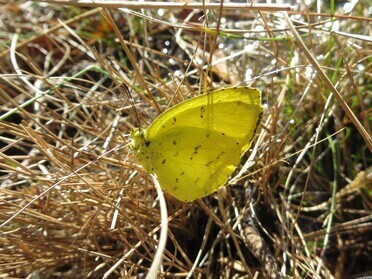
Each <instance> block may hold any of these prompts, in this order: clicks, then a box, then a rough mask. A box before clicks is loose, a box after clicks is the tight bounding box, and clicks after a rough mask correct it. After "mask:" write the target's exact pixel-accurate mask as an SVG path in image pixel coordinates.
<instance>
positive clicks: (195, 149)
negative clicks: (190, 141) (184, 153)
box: [190, 144, 202, 160]
mask: <svg viewBox="0 0 372 279" xmlns="http://www.w3.org/2000/svg"><path fill="white" fill-rule="evenodd" d="M200 147H202V146H201V145H200V144H199V145H198V146H195V148H194V153H192V154H191V156H190V160H192V159H194V155H196V154H198V152H199V149H200Z"/></svg>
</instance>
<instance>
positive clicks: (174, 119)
mask: <svg viewBox="0 0 372 279" xmlns="http://www.w3.org/2000/svg"><path fill="white" fill-rule="evenodd" d="M176 122H177V118H175V117H173V122H172V125H174V124H176Z"/></svg>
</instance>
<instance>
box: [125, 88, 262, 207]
mask: <svg viewBox="0 0 372 279" xmlns="http://www.w3.org/2000/svg"><path fill="white" fill-rule="evenodd" d="M261 114H262V106H261V93H260V92H259V91H258V90H256V89H252V88H243V87H238V88H232V89H222V90H217V91H213V92H211V93H209V94H206V95H201V96H199V97H195V98H193V99H190V100H187V101H185V102H182V103H180V104H178V105H176V106H174V107H173V108H171V109H170V110H167V111H166V112H165V113H163V114H161V115H160V116H159V117H158V118H157V119H156V120H155V121H154V122H153V123H152V124H151V125H150V126H149V127H148V129H146V130H141V131H140V132H134V133H132V134H131V136H132V140H133V142H132V146H133V147H134V151H135V152H136V157H137V160H138V161H139V163H141V164H142V166H143V167H144V168H145V169H146V170H147V171H149V172H150V173H155V174H156V175H157V177H158V180H159V182H160V185H161V187H162V188H163V189H164V190H165V191H166V192H168V193H169V194H171V195H173V196H175V197H176V198H178V199H179V200H182V201H192V200H195V199H197V198H201V197H204V196H206V195H208V194H210V193H212V192H214V191H215V190H216V189H218V188H219V187H221V186H222V185H223V184H224V183H225V182H226V181H227V179H228V177H229V176H230V175H231V173H232V172H233V171H234V169H235V168H236V165H237V164H238V163H239V161H240V158H241V156H242V155H243V154H244V152H245V151H246V150H247V149H248V148H249V145H250V143H251V140H252V138H253V136H254V134H255V131H256V129H257V126H258V124H259V121H260V118H261Z"/></svg>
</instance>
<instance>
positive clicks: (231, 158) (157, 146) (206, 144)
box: [142, 127, 241, 201]
mask: <svg viewBox="0 0 372 279" xmlns="http://www.w3.org/2000/svg"><path fill="white" fill-rule="evenodd" d="M237 146H238V143H237V142H236V140H235V139H233V138H231V137H228V136H226V135H223V134H221V133H219V132H216V131H209V130H206V129H201V128H195V127H193V128H192V129H191V130H190V128H188V127H180V128H174V129H172V130H171V131H170V132H169V133H164V134H162V136H159V137H157V138H156V139H155V140H153V141H151V143H150V144H149V145H148V146H147V147H146V149H142V150H143V151H144V154H146V155H147V157H148V159H147V164H148V168H149V170H148V171H149V172H151V173H155V174H156V175H157V177H158V180H159V183H160V185H161V187H162V189H163V190H164V191H165V192H167V193H169V194H171V195H172V196H174V197H176V198H177V199H179V200H181V201H193V200H195V199H197V198H201V197H204V196H206V195H209V194H210V193H213V192H214V191H216V190H217V189H218V188H219V187H221V186H223V185H224V184H225V182H226V181H227V179H228V177H229V176H230V174H231V173H232V172H233V171H234V169H235V167H236V165H237V164H238V163H239V160H240V155H241V153H240V149H239V147H237Z"/></svg>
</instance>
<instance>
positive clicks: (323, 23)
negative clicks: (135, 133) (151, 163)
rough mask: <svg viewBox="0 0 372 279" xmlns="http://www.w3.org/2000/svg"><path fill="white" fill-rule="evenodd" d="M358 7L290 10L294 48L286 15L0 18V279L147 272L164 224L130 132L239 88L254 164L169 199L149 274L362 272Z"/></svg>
mask: <svg viewBox="0 0 372 279" xmlns="http://www.w3.org/2000/svg"><path fill="white" fill-rule="evenodd" d="M367 2H368V1H360V2H358V3H357V4H356V5H355V6H353V7H351V9H350V10H349V11H347V12H345V13H344V11H343V6H341V5H340V6H337V7H336V10H334V11H333V8H332V6H331V7H329V6H327V5H326V4H323V5H322V6H321V11H320V12H322V14H317V13H316V12H315V11H316V6H315V3H313V4H311V5H310V6H305V5H302V4H301V5H299V6H293V8H294V10H293V11H292V12H291V13H292V14H293V15H292V16H291V14H290V16H291V20H292V24H293V25H294V26H295V28H296V30H297V32H298V33H299V34H300V35H301V38H302V40H303V41H304V46H301V44H300V42H299V39H298V38H297V39H296V38H295V37H294V36H293V34H294V33H293V32H295V31H294V30H290V29H289V28H290V26H289V23H288V22H286V21H285V16H283V13H277V14H274V13H270V12H268V11H266V12H257V11H254V12H249V11H245V10H243V9H240V10H233V11H228V10H225V11H224V12H223V13H222V15H221V14H220V13H219V10H218V9H217V10H213V11H208V12H207V13H206V14H204V17H202V15H203V12H202V11H200V10H194V11H193V10H191V9H189V10H188V9H169V10H164V9H144V10H137V11H136V12H135V13H134V12H130V11H119V10H115V9H111V10H99V9H95V8H92V7H91V8H89V7H88V8H87V7H77V6H74V5H72V6H62V5H59V4H57V3H54V4H47V3H40V2H25V3H23V2H19V3H17V2H14V3H6V4H5V3H4V4H3V5H2V7H1V8H0V9H1V11H0V18H1V21H0V40H1V41H0V42H1V44H0V59H1V63H0V80H1V82H0V105H1V107H0V110H1V114H0V117H1V118H0V120H1V122H0V183H1V184H0V187H1V188H0V222H1V224H2V225H1V228H0V232H1V235H0V238H1V240H0V277H1V278H26V277H28V278H102V277H103V276H107V277H108V278H128V277H133V276H135V277H140V276H141V275H145V274H147V272H148V270H149V268H150V265H151V263H152V259H153V258H154V254H155V252H156V250H157V244H158V239H159V231H160V209H159V202H158V198H157V194H156V191H155V189H154V187H153V183H152V180H151V179H150V177H149V176H148V174H147V173H145V172H144V171H143V170H142V169H141V168H139V167H138V166H137V165H134V164H133V162H132V154H131V151H130V149H129V148H128V135H129V132H130V130H131V129H133V128H134V127H136V126H138V125H139V124H138V120H139V123H140V125H143V126H145V125H147V124H148V123H150V122H151V121H152V120H153V119H155V117H156V116H157V115H158V114H159V113H160V112H161V111H163V110H165V109H166V108H167V107H168V106H172V105H174V104H176V103H178V102H179V101H181V100H183V99H188V98H190V97H192V96H196V95H198V94H199V93H200V92H201V91H205V90H210V89H211V88H218V87H220V86H224V85H225V86H226V85H236V84H241V83H243V84H247V85H251V86H254V87H257V88H259V89H261V90H263V91H264V92H265V94H264V99H265V101H264V102H265V104H266V109H265V115H264V120H263V123H262V128H261V129H260V131H259V135H258V136H257V138H256V141H255V148H256V152H257V154H256V155H255V157H254V160H255V164H254V165H253V167H251V168H249V170H248V171H247V172H246V173H245V175H244V174H243V175H242V176H241V178H240V180H239V183H237V185H234V186H227V187H226V188H224V189H221V190H220V191H218V192H217V193H215V194H213V195H211V196H209V197H206V198H204V199H203V200H200V201H198V202H194V203H188V204H185V203H181V202H178V201H176V200H175V199H173V198H172V197H170V196H167V197H166V199H167V208H168V215H169V219H168V220H169V228H168V242H167V246H166V250H165V253H164V257H163V263H162V268H161V273H160V274H161V276H163V277H166V278H168V277H169V278H173V277H177V276H178V277H185V276H186V275H187V274H189V276H190V278H212V277H213V278H250V277H252V276H258V277H267V278H284V277H287V276H292V277H296V278H351V277H352V276H354V275H358V274H359V275H360V274H362V273H365V272H367V273H368V272H369V273H370V274H371V267H370V263H371V261H372V256H371V250H372V243H371V238H370V235H371V230H372V217H371V206H372V204H371V199H370V197H371V190H372V189H371V185H372V183H371V180H372V178H371V175H372V174H371V153H370V151H371V141H370V140H371V138H370V135H371V130H370V124H371V123H370V120H371V113H370V107H369V105H370V102H371V91H372V90H371V89H372V82H371V72H370V70H371V61H372V60H371V54H372V52H371V41H372V39H371V26H372V25H371V20H370V19H369V18H368V16H370V15H368V11H370V7H369V6H368V5H367ZM64 3H66V2H64ZM72 3H73V1H72ZM226 5H227V3H226ZM88 6H89V5H88ZM169 6H170V7H171V4H170V5H169ZM299 10H301V12H298V11H299ZM334 12H335V13H336V16H335V17H331V16H330V14H332V13H334ZM136 13H138V14H136ZM221 18H223V20H221ZM216 27H217V28H219V29H217V31H216V29H215V28H216ZM244 36H246V39H244ZM258 38H259V39H258ZM306 51H309V53H308V54H306ZM309 55H311V57H312V58H314V59H315V60H316V62H314V61H312V60H311V59H312V58H311V57H309ZM314 63H319V64H320V68H319V69H318V71H315V70H314V69H316V65H315V64H314ZM326 77H328V78H329V80H330V81H331V84H328V83H327V81H326ZM333 85H334V87H333ZM125 87H127V88H129V91H130V96H131V97H132V100H131V98H130V97H129V96H128V94H127V91H126V90H125ZM330 92H332V94H331V93H330ZM337 93H339V96H338V95H337ZM345 106H346V108H345ZM348 108H349V109H350V111H348V110H347V109H348ZM352 114H354V115H355V118H354V119H353V115H352ZM137 117H138V118H137ZM242 164H244V161H243V162H242ZM240 169H241V168H240ZM247 173H248V175H247ZM368 235H369V237H368Z"/></svg>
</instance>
